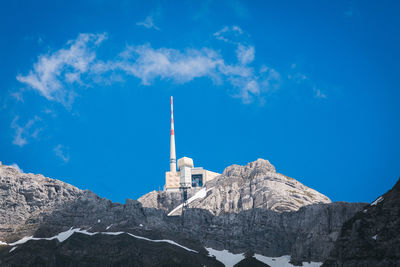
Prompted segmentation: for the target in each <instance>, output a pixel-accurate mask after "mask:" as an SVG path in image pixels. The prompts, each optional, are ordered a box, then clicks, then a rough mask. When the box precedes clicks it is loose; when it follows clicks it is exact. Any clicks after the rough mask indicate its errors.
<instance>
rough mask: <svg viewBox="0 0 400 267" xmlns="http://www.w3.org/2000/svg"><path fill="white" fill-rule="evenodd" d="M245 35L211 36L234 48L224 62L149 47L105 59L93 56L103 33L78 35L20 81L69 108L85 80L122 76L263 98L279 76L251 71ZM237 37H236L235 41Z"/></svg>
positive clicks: (234, 31) (201, 52) (200, 52)
mask: <svg viewBox="0 0 400 267" xmlns="http://www.w3.org/2000/svg"><path fill="white" fill-rule="evenodd" d="M244 35H245V33H244V31H243V30H242V29H241V28H240V27H238V26H230V27H224V28H223V29H221V30H220V31H218V32H217V33H215V34H214V36H215V38H216V39H218V40H222V41H224V42H227V43H229V44H231V45H233V48H234V49H233V52H234V54H235V56H236V58H237V62H231V61H229V60H226V59H225V58H224V57H223V56H222V55H221V54H220V52H219V51H217V50H214V49H212V48H199V49H184V50H178V49H173V48H165V47H161V48H153V47H152V46H151V45H150V44H146V45H131V46H127V48H126V49H125V50H123V51H122V52H121V53H119V54H118V56H116V57H114V58H112V59H109V60H100V59H98V58H97V57H96V49H97V47H98V45H99V44H100V43H101V42H102V41H103V40H104V39H105V38H106V35H105V34H100V35H99V34H80V35H79V36H78V38H77V39H76V40H72V41H69V42H68V44H67V47H66V48H63V49H60V50H58V51H55V52H53V53H52V54H47V55H42V56H40V57H39V60H38V62H37V63H35V64H34V66H33V69H32V70H31V71H30V72H29V74H28V75H26V76H21V75H19V76H18V77H17V79H18V81H20V82H23V83H26V84H28V85H29V86H31V87H32V88H33V89H35V90H38V91H39V92H40V93H41V94H42V95H43V96H44V97H46V98H47V99H48V100H51V101H57V102H60V103H63V104H64V105H67V104H68V103H72V100H73V95H74V94H75V91H74V90H73V87H72V85H76V86H82V85H85V83H84V81H87V82H89V81H90V82H95V83H96V82H97V83H103V84H107V83H112V82H116V81H117V82H120V81H123V80H124V79H123V77H124V76H134V77H136V78H138V79H140V81H141V83H142V85H145V86H149V85H152V84H153V83H154V81H155V80H157V79H161V80H170V81H173V82H176V83H187V82H190V81H192V80H194V79H196V78H202V77H203V78H209V79H211V80H212V81H213V82H214V83H215V84H216V85H221V84H224V83H228V84H230V85H231V86H229V88H230V89H229V90H228V91H229V93H230V94H231V95H232V96H234V97H239V98H242V100H243V102H244V103H250V102H252V101H253V100H255V99H257V98H262V95H263V93H264V92H266V91H268V90H270V89H271V88H277V87H278V86H279V81H280V75H279V73H278V72H277V71H276V70H274V69H273V68H271V67H266V66H262V67H254V66H251V64H253V63H254V60H255V47H254V46H253V45H250V44H248V43H247V42H246V43H245V42H242V41H240V42H239V41H237V39H239V40H244V39H245V38H242V37H243V36H244ZM235 37H236V38H237V39H234V38H235Z"/></svg>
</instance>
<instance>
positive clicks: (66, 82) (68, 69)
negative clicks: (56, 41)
mask: <svg viewBox="0 0 400 267" xmlns="http://www.w3.org/2000/svg"><path fill="white" fill-rule="evenodd" d="M106 38H107V36H106V34H80V35H79V36H78V38H77V39H76V40H70V41H68V42H67V47H66V48H63V49H60V50H58V51H55V52H53V53H50V54H47V55H41V56H39V58H38V61H37V62H36V63H35V64H34V65H33V69H32V70H30V71H29V74H28V75H26V76H23V75H18V76H17V80H18V81H20V82H21V83H26V84H28V85H29V86H30V87H32V88H33V89H35V90H37V91H39V92H40V93H41V94H42V95H43V96H44V97H46V98H47V99H48V100H55V101H58V102H61V103H63V104H65V105H68V104H70V103H71V102H72V100H73V96H74V92H73V91H72V90H68V88H67V87H68V86H70V85H71V84H73V83H81V75H82V74H83V73H87V72H88V70H89V68H90V65H91V64H92V63H93V61H94V60H95V58H96V53H95V49H93V48H94V47H95V46H98V45H99V44H100V43H102V42H103V41H104V40H105V39H106Z"/></svg>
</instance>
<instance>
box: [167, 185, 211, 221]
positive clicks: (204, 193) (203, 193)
mask: <svg viewBox="0 0 400 267" xmlns="http://www.w3.org/2000/svg"><path fill="white" fill-rule="evenodd" d="M211 189H212V188H210V189H208V190H207V188H205V187H204V188H202V189H201V190H199V191H198V192H196V194H194V195H193V196H192V197H191V198H189V199H188V200H187V201H186V203H185V204H186V205H187V204H190V203H192V202H193V201H195V200H196V199H199V198H205V197H206V196H207V192H208V191H210V190H211ZM182 206H183V204H180V205H179V206H177V207H176V208H175V209H173V210H172V211H171V212H170V213H168V215H167V216H171V215H172V214H173V213H174V212H175V211H177V210H179V209H181V208H182Z"/></svg>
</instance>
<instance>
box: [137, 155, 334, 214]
mask: <svg viewBox="0 0 400 267" xmlns="http://www.w3.org/2000/svg"><path fill="white" fill-rule="evenodd" d="M206 188H207V195H206V197H204V198H201V199H197V200H196V201H193V202H192V203H190V204H189V207H190V208H200V209H206V210H209V211H210V212H212V213H213V214H215V215H218V214H220V213H232V212H235V213H238V212H241V211H244V210H249V209H256V208H267V209H270V210H274V211H277V212H288V211H296V210H298V209H299V208H300V207H303V206H306V205H310V204H318V203H330V202H331V200H330V199H329V198H328V197H326V196H324V195H322V194H321V193H319V192H317V191H315V190H314V189H311V188H309V187H307V186H305V185H303V184H302V183H300V182H298V181H296V180H295V179H293V178H290V177H287V176H285V175H283V174H279V173H277V172H276V170H275V167H274V166H273V165H272V164H271V163H270V162H269V161H268V160H264V159H258V160H256V161H254V162H250V163H249V164H247V165H246V166H239V165H232V166H229V167H227V168H226V169H225V170H224V172H223V173H222V174H221V175H219V176H217V177H216V178H215V179H213V180H211V181H210V182H208V183H207V184H206ZM194 193H195V192H193V191H190V195H193V194H194ZM138 201H140V202H141V203H142V205H143V206H144V207H153V208H158V209H164V210H166V211H168V212H169V211H171V210H173V209H174V208H175V207H176V206H177V205H178V204H181V203H182V197H181V195H180V194H179V193H177V192H168V191H167V192H165V191H159V192H156V191H153V192H150V193H148V194H146V195H144V196H142V197H141V198H139V199H138ZM174 214H176V215H178V214H179V212H177V213H174Z"/></svg>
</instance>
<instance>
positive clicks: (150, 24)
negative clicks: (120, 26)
mask: <svg viewBox="0 0 400 267" xmlns="http://www.w3.org/2000/svg"><path fill="white" fill-rule="evenodd" d="M136 25H137V26H142V27H145V28H147V29H154V30H157V31H160V28H159V27H157V26H156V25H155V24H154V17H153V15H149V16H147V17H146V18H145V19H144V20H143V21H139V22H137V23H136Z"/></svg>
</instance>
